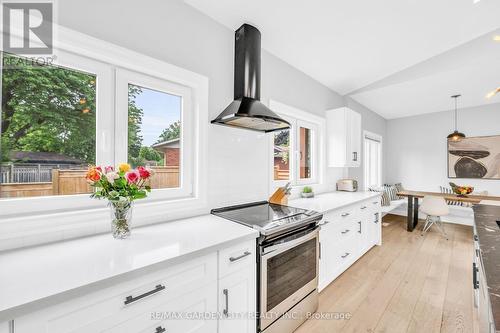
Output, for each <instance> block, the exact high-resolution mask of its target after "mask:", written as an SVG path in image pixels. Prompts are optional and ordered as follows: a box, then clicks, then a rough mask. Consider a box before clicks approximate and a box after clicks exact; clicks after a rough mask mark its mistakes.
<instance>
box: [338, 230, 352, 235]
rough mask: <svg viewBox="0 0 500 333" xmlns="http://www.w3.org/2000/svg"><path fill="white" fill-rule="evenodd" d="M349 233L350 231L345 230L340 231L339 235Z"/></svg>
mask: <svg viewBox="0 0 500 333" xmlns="http://www.w3.org/2000/svg"><path fill="white" fill-rule="evenodd" d="M349 231H351V230H349V229H345V230H344V231H341V232H340V233H341V234H343V235H345V234H347V233H348V232H349Z"/></svg>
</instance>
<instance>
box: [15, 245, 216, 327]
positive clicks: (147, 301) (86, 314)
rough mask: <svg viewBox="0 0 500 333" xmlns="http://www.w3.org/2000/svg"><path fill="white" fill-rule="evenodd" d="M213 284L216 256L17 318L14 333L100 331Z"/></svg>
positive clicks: (146, 274) (214, 254)
mask: <svg viewBox="0 0 500 333" xmlns="http://www.w3.org/2000/svg"><path fill="white" fill-rule="evenodd" d="M214 281H217V254H216V253H213V254H210V255H207V256H203V257H200V258H196V259H193V260H190V261H187V262H185V263H181V264H178V265H175V266H171V267H168V268H165V269H159V270H156V271H154V272H147V273H144V275H143V276H140V275H138V274H137V275H135V277H131V278H130V279H129V280H126V281H123V282H118V284H116V285H114V286H112V287H107V288H103V289H100V290H97V291H95V292H92V293H89V294H87V295H84V296H80V297H76V298H73V299H71V300H69V301H66V302H62V303H59V304H57V305H54V306H50V307H48V308H45V309H43V310H39V311H36V312H33V313H30V314H29V315H26V316H22V317H18V318H16V319H15V327H16V333H33V332H37V333H70V332H71V333H77V332H78V333H92V332H102V331H103V328H109V327H113V326H115V325H117V324H118V323H121V322H123V321H125V320H127V319H130V318H134V317H135V316H137V315H140V314H143V313H146V312H148V311H151V309H155V308H156V307H158V306H161V305H162V304H167V303H168V301H170V300H174V299H180V298H181V297H182V296H183V295H187V294H189V293H190V292H191V291H193V290H197V289H199V288H201V287H203V286H206V285H210V283H213V282H214ZM216 292H217V291H216V287H215V289H214V293H216ZM123 332H128V331H123Z"/></svg>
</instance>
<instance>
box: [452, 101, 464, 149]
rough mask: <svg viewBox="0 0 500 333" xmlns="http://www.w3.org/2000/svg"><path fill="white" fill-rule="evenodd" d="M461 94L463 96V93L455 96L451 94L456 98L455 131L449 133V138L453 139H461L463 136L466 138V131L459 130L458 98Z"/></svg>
mask: <svg viewBox="0 0 500 333" xmlns="http://www.w3.org/2000/svg"><path fill="white" fill-rule="evenodd" d="M460 96H462V95H453V96H451V98H453V99H454V100H455V131H454V132H453V133H451V134H450V135H448V140H451V141H460V140H462V139H463V138H465V134H464V133H460V132H459V131H458V130H457V99H458V98H459V97H460Z"/></svg>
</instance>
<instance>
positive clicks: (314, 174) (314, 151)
mask: <svg viewBox="0 0 500 333" xmlns="http://www.w3.org/2000/svg"><path fill="white" fill-rule="evenodd" d="M301 127H302V128H307V129H309V130H311V147H310V149H311V156H312V157H311V177H310V178H300V128H301ZM295 135H296V139H295V142H296V145H297V146H296V151H295V164H296V168H295V170H296V172H295V178H296V180H295V185H298V186H300V185H310V184H316V183H317V182H318V181H317V178H318V159H319V158H318V126H317V125H316V124H313V123H311V122H308V121H304V120H301V119H296V120H295Z"/></svg>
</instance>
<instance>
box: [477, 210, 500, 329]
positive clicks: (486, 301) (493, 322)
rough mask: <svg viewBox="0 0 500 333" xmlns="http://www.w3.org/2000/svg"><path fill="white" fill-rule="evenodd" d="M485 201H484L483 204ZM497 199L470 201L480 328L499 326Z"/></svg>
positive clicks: (499, 239) (499, 265)
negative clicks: (471, 204) (472, 217)
mask: <svg viewBox="0 0 500 333" xmlns="http://www.w3.org/2000/svg"><path fill="white" fill-rule="evenodd" d="M485 203H486V204H485ZM498 204H500V203H493V202H491V201H490V202H486V201H482V202H481V204H479V205H474V207H473V209H474V222H475V223H474V241H475V242H474V243H475V248H476V251H475V254H474V255H475V256H474V258H475V260H474V263H473V279H474V291H475V298H476V299H475V301H476V302H475V303H476V307H477V308H478V311H479V323H480V332H498V329H500V246H499V244H500V228H499V224H500V206H499V205H498Z"/></svg>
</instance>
